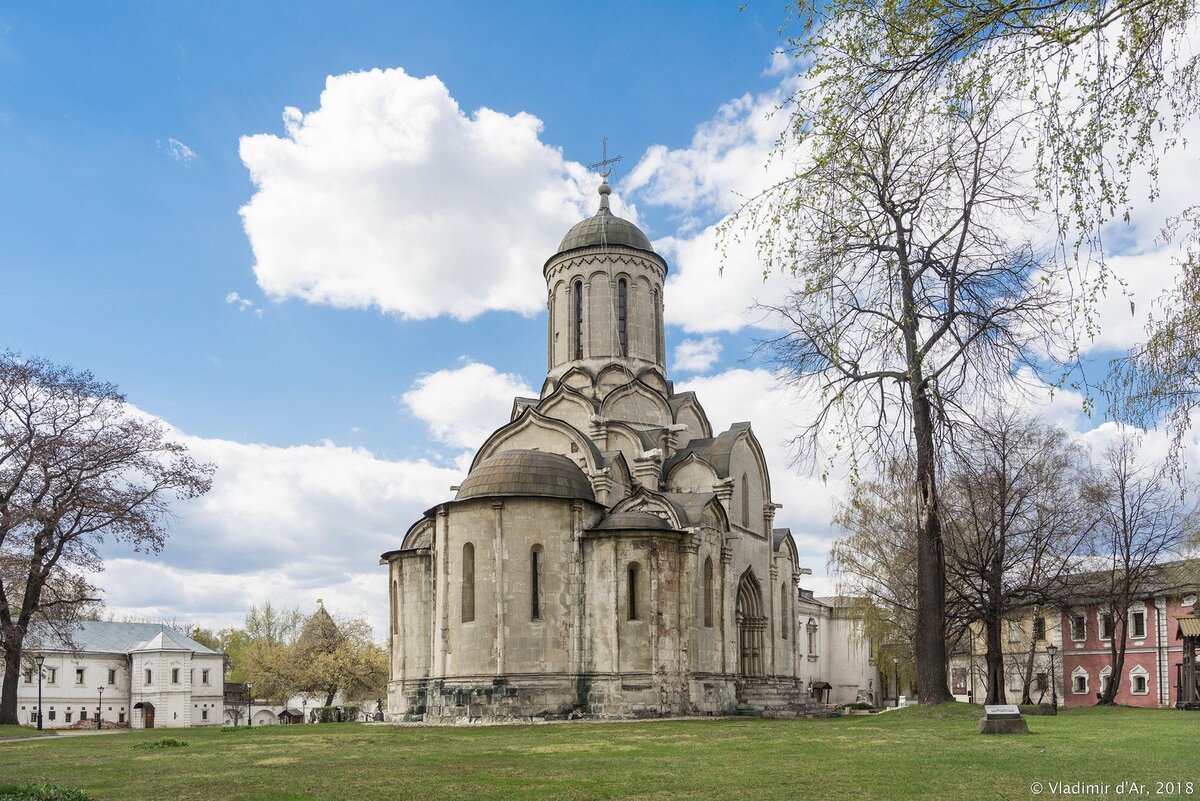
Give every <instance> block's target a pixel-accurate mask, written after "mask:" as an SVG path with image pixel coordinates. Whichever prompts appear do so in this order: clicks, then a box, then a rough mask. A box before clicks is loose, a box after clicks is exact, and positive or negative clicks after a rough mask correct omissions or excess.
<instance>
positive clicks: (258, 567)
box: [95, 431, 462, 634]
mask: <svg viewBox="0 0 1200 801" xmlns="http://www.w3.org/2000/svg"><path fill="white" fill-rule="evenodd" d="M174 436H175V438H177V439H178V440H179V441H181V442H183V443H184V444H185V445H187V446H188V448H189V449H190V451H191V453H192V455H193V456H195V457H196V458H197V459H198V460H201V461H206V462H211V463H213V464H215V465H216V467H217V471H216V474H215V475H214V477H213V485H212V489H211V490H210V491H209V492H208V493H207V494H206V495H204V496H202V497H200V498H198V499H195V500H192V501H187V502H183V503H179V504H176V506H175V509H174V512H175V514H176V520H175V521H174V522H173V524H172V525H171V526H170V536H169V538H168V540H167V545H166V548H165V549H164V550H163V551H162V553H161V554H157V555H153V556H149V555H143V554H134V553H131V552H130V551H129V550H128V549H127V548H124V547H122V546H120V545H110V546H109V547H108V549H107V552H108V553H107V555H108V561H107V570H106V571H105V572H104V573H101V574H100V575H99V576H97V577H95V581H96V582H97V583H98V584H99V585H100V586H101V587H102V588H104V589H105V591H106V593H105V602H106V604H107V606H108V607H109V609H110V610H111V611H113V612H114V613H116V614H118V615H122V614H132V615H138V616H142V617H151V618H166V619H176V620H180V621H197V622H200V623H202V624H204V625H218V626H225V625H232V624H237V623H240V621H241V619H242V617H243V616H244V615H245V613H246V610H247V609H248V608H249V606H250V605H251V604H253V603H262V602H263V601H264V600H268V599H269V600H270V601H271V602H272V603H274V604H276V605H285V606H292V605H298V606H300V607H301V609H302V610H304V611H309V610H310V609H311V608H312V605H313V602H314V600H315V599H316V598H318V597H321V598H324V599H325V601H326V603H327V604H328V605H329V606H330V608H334V609H337V610H338V611H340V612H344V613H347V614H353V615H360V614H365V615H367V616H368V617H369V618H370V619H371V621H372V623H373V624H374V626H375V629H376V631H377V633H380V634H382V633H383V632H384V631H385V629H384V626H385V624H386V620H387V590H386V574H385V573H384V572H382V570H383V569H382V568H379V567H377V565H378V562H379V555H380V554H381V553H383V552H384V551H388V550H392V549H394V548H398V547H399V546H400V542H401V539H402V538H403V536H404V533H405V531H406V530H407V529H408V527H409V525H411V524H412V523H413V522H415V521H416V520H417V519H419V518H420V516H421V514H422V512H423V511H424V510H425V509H428V508H429V507H430V506H432V505H433V504H435V503H437V502H439V501H442V500H446V499H447V498H449V497H450V496H451V493H450V486H451V485H453V484H457V483H459V482H460V481H461V479H462V473H461V471H460V470H459V469H458V468H456V467H446V466H442V465H439V464H435V463H433V462H430V461H427V460H423V459H398V460H395V459H387V458H383V457H381V456H378V455H376V454H373V453H372V452H371V451H369V450H366V449H364V448H354V447H347V446H343V445H337V444H334V443H331V442H322V443H319V444H316V445H292V446H272V445H262V444H255V443H243V442H235V441H231V440H224V439H213V438H204V437H195V436H190V435H187V434H185V433H182V432H178V431H176V432H175V433H174Z"/></svg>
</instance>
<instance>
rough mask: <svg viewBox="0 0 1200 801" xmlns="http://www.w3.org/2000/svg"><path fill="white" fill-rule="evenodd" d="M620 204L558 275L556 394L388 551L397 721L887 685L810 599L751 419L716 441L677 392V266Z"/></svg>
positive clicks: (570, 251)
mask: <svg viewBox="0 0 1200 801" xmlns="http://www.w3.org/2000/svg"><path fill="white" fill-rule="evenodd" d="M609 192H610V190H609V187H608V184H607V183H604V184H602V185H601V187H600V208H599V211H598V212H597V214H596V215H595V216H593V217H592V218H590V219H588V220H585V221H583V222H581V223H579V224H577V225H575V226H574V227H573V228H572V229H571V230H570V231H568V232H567V234H566V236H565V237H564V238H563V240H562V243H561V244H560V245H559V248H558V251H557V252H556V253H555V254H554V255H552V256H551V257H550V258H549V260H548V261H547V262H546V264H545V266H544V269H543V273H544V275H545V278H546V285H547V308H548V313H549V314H548V316H549V325H548V341H547V348H546V356H547V362H548V367H549V372H548V374H547V376H546V380H545V383H544V384H543V385H542V390H541V394H540V396H539V397H537V398H517V399H515V401H514V403H513V408H512V419H511V421H510V422H509V423H508V424H507V425H505V426H503V427H501V428H500V429H499V430H497V431H496V432H495V433H493V434H492V435H491V436H490V437H489V438H488V439H487V441H486V442H484V443H483V446H482V447H481V448H480V449H479V451H478V453H477V454H476V455H475V458H474V461H473V463H472V464H471V468H470V472H469V474H468V475H467V477H466V479H465V480H464V481H463V483H462V485H461V486H460V487H458V488H457V494H456V495H455V497H454V499H453V500H450V501H446V502H444V503H441V504H438V505H437V506H435V507H433V508H432V509H430V510H428V511H427V512H426V513H425V515H424V516H423V517H422V518H421V519H420V520H418V521H417V522H416V523H414V524H413V525H412V527H411V528H410V529H409V530H408V532H407V534H406V535H405V536H404V539H403V541H402V543H401V544H400V547H399V548H398V549H396V550H393V551H389V552H387V553H385V554H383V556H382V563H383V564H386V565H387V566H388V572H389V586H390V596H391V680H390V681H389V684H388V702H387V703H388V715H389V717H390V718H391V719H393V720H404V719H407V720H414V719H423V720H426V721H447V722H448V721H458V720H471V719H493V718H509V717H528V716H546V717H559V716H569V715H589V716H597V717H646V716H661V715H702V714H730V713H734V712H744V713H751V714H756V713H766V714H781V715H788V714H803V713H805V712H810V711H812V710H813V709H814V708H816V707H817V705H818V702H837V701H853V700H855V698H856V697H858V696H859V695H860V694H862V693H869V692H871V691H872V689H873V687H872V684H873V681H874V676H875V671H874V668H873V667H872V666H871V665H870V663H869V655H868V654H869V647H868V644H867V643H865V642H861V641H859V639H858V638H857V636H856V631H857V626H856V625H855V622H854V621H853V620H851V619H849V618H848V617H847V616H846V615H845V614H839V610H838V608H837V606H836V605H835V604H832V603H828V602H825V603H823V602H822V601H821V600H820V599H814V598H813V597H812V595H811V594H810V593H803V592H802V591H801V590H800V589H799V582H800V578H801V576H802V575H803V574H806V573H807V572H808V571H807V570H804V569H803V568H802V567H801V565H800V564H799V562H798V559H797V551H796V546H795V543H794V542H793V540H792V536H791V533H790V531H789V530H787V529H780V528H775V527H774V526H773V525H772V521H773V519H774V517H775V512H776V510H777V509H779V508H780V505H779V504H777V503H776V502H775V500H774V499H773V498H772V496H771V480H770V476H769V475H768V472H767V464H766V460H765V459H764V457H763V451H762V448H761V446H760V445H759V442H758V440H757V439H756V438H755V436H754V432H753V430H752V429H751V426H750V424H749V423H737V424H735V425H733V426H732V427H730V428H729V430H727V431H724V432H720V433H715V434H714V432H713V430H712V426H711V425H710V424H709V421H708V418H707V416H706V415H705V412H704V409H703V407H702V406H701V405H700V401H699V400H698V399H697V397H696V396H695V394H694V393H691V392H678V393H677V392H675V390H674V388H673V385H672V383H671V381H669V380H668V378H667V372H666V355H665V354H666V344H665V342H664V339H663V332H664V329H663V284H664V281H665V279H666V275H667V263H666V261H664V259H663V258H662V257H661V256H659V255H658V254H657V253H656V252H655V251H654V249H653V247H652V246H651V244H650V241H649V240H648V239H647V238H646V235H645V234H644V233H642V231H641V230H639V229H638V228H637V226H635V225H634V224H632V223H630V222H629V221H627V220H623V219H621V218H619V217H617V216H615V215H613V214H612V212H611V211H610V209H609V203H608V196H609ZM795 500H799V499H795ZM842 611H843V612H844V610H842Z"/></svg>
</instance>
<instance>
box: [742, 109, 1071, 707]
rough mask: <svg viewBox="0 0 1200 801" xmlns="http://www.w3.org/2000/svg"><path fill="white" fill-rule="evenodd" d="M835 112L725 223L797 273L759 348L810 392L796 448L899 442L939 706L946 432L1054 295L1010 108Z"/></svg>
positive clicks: (1051, 334) (1021, 353) (930, 684)
mask: <svg viewBox="0 0 1200 801" xmlns="http://www.w3.org/2000/svg"><path fill="white" fill-rule="evenodd" d="M808 99H809V100H814V99H813V98H811V97H810V98H808ZM816 100H819V98H817V99H816ZM814 102H816V101H814ZM801 116H802V117H803V118H804V119H810V120H812V119H819V118H817V117H815V116H813V115H811V114H802V115H801ZM839 126H840V127H836V128H830V129H819V128H814V127H807V128H804V127H798V128H795V129H793V134H794V137H795V139H796V140H797V141H796V146H797V149H798V151H799V152H802V153H804V154H805V156H804V157H805V159H806V161H805V164H806V165H808V166H806V167H805V168H804V169H803V170H802V171H800V172H799V173H798V174H797V175H796V176H795V177H793V178H791V179H789V180H787V181H785V182H783V183H781V184H779V185H778V186H776V187H774V188H773V189H772V190H770V191H768V192H767V193H765V194H763V195H762V196H760V197H758V198H756V199H754V200H752V201H750V202H749V203H748V204H747V206H746V207H744V208H743V210H742V212H741V213H740V214H739V216H738V218H735V220H733V221H731V223H730V225H733V226H737V225H745V226H746V228H747V229H748V230H750V231H753V232H754V235H755V236H757V237H758V245H759V252H760V256H761V258H762V259H763V260H764V261H765V262H766V263H767V264H768V266H769V267H770V268H775V269H781V270H784V271H786V272H790V273H792V274H793V275H794V278H795V287H796V288H795V290H794V291H793V292H792V293H791V295H790V297H789V298H788V300H787V301H786V302H785V303H783V304H781V305H779V306H777V307H775V308H774V309H773V311H774V312H775V315H776V317H777V319H778V321H779V322H780V323H781V324H782V326H783V327H784V328H786V331H787V333H786V334H784V335H782V336H780V337H778V338H776V339H773V340H771V341H769V342H767V343H765V347H766V348H767V349H768V350H769V352H770V353H771V355H772V356H773V357H774V358H775V360H776V361H777V363H778V364H779V365H780V367H781V368H782V369H783V371H784V372H785V374H786V376H787V378H786V380H787V381H789V382H790V383H792V384H793V385H795V386H797V387H798V388H803V389H806V390H810V391H815V393H816V394H817V395H818V397H819V403H818V408H817V410H816V412H815V413H814V414H813V415H812V417H811V420H810V422H809V423H808V425H807V426H806V427H805V428H804V429H802V431H801V434H800V435H799V436H798V437H797V439H796V444H797V445H798V446H799V447H800V449H801V453H802V454H806V453H807V454H812V453H814V452H815V450H813V449H814V448H815V447H816V445H817V444H818V443H819V442H821V441H822V440H823V439H824V440H826V441H828V439H829V438H833V439H835V440H837V442H838V446H839V447H841V448H842V449H843V452H849V453H850V454H851V456H852V458H854V459H857V458H858V456H859V455H860V453H861V452H862V451H864V450H866V451H869V452H871V453H872V454H874V455H875V456H878V455H880V454H883V453H888V452H891V451H892V449H893V448H895V447H896V446H897V444H898V443H900V444H901V445H902V447H905V448H908V449H911V453H912V459H913V464H914V466H915V482H914V487H915V497H916V504H917V514H918V520H919V529H918V536H917V540H916V553H917V559H916V565H917V585H916V586H917V592H916V606H917V612H916V639H915V646H916V654H917V674H918V694H919V696H920V699H921V702H922V703H926V704H934V703H938V702H940V701H943V700H948V699H949V698H950V691H949V688H948V687H947V685H946V671H947V658H946V634H947V632H946V615H945V608H946V573H945V554H944V548H943V540H942V513H941V508H940V501H939V498H938V479H937V463H938V459H939V454H940V452H941V448H942V444H943V441H944V438H945V436H946V434H947V432H948V431H949V430H950V429H951V428H952V427H953V425H954V424H955V422H956V420H958V419H961V418H962V416H963V407H962V404H963V403H964V402H966V400H967V399H970V400H972V401H978V399H979V398H980V396H981V395H985V394H987V393H989V392H996V391H998V390H1001V391H1002V390H1003V389H1004V388H1006V387H1008V386H1010V385H1011V383H1012V381H1013V376H1014V375H1016V374H1017V371H1016V369H1015V368H1016V366H1017V365H1018V364H1020V363H1021V362H1023V361H1027V360H1028V354H1029V353H1030V351H1031V348H1032V347H1033V346H1034V345H1035V344H1036V345H1037V347H1039V348H1045V349H1049V348H1050V344H1049V343H1050V341H1052V340H1054V339H1056V334H1057V333H1058V332H1057V331H1056V329H1055V322H1056V321H1055V316H1056V314H1057V313H1058V312H1059V311H1061V309H1060V302H1061V299H1060V297H1059V296H1058V294H1057V293H1056V290H1055V288H1054V287H1055V283H1054V282H1053V281H1043V280H1039V278H1038V271H1039V270H1040V269H1041V268H1043V267H1044V266H1045V262H1044V260H1043V258H1042V256H1041V254H1040V253H1039V251H1038V250H1037V249H1036V248H1035V247H1034V246H1033V245H1032V244H1031V243H1030V242H1029V241H1028V240H1027V239H1026V238H1024V237H1023V235H1021V234H1019V233H1016V231H1018V230H1019V229H1020V227H1021V225H1022V224H1023V223H1025V222H1027V221H1028V220H1029V217H1030V214H1031V213H1032V209H1031V200H1030V197H1029V193H1028V191H1027V189H1026V188H1025V187H1023V186H1022V183H1021V175H1020V170H1019V169H1018V167H1017V160H1016V159H1015V157H1014V148H1015V147H1017V144H1016V142H1017V140H1018V139H1019V123H1018V122H1008V123H1004V124H1001V123H999V122H998V121H997V119H996V118H995V117H993V116H992V115H991V113H990V112H989V111H988V107H987V106H986V105H983V106H981V107H980V108H975V107H971V106H969V105H967V104H959V105H957V106H953V107H947V106H941V107H930V106H923V105H919V104H913V105H912V106H910V107H907V108H905V109H902V110H897V111H896V112H895V113H889V114H886V115H870V114H868V115H862V116H859V117H855V118H853V119H846V120H841V121H839Z"/></svg>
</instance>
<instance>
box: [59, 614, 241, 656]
mask: <svg viewBox="0 0 1200 801" xmlns="http://www.w3.org/2000/svg"><path fill="white" fill-rule="evenodd" d="M35 639H36V632H35ZM37 648H38V650H45V651H86V652H91V653H116V654H128V653H132V652H134V651H193V652H195V653H198V654H215V653H218V652H217V651H214V650H212V649H211V648H208V647H207V646H204V645H201V644H200V643H198V642H196V641H195V640H193V639H192V638H190V637H185V636H184V635H182V634H180V633H179V632H177V631H175V630H174V629H172V628H171V627H170V626H166V625H164V624H162V623H115V622H109V621H104V620H87V621H84V622H83V623H81V624H80V625H79V627H78V628H77V629H75V630H74V631H73V632H72V634H71V642H66V641H64V640H63V639H61V638H58V637H47V638H46V639H45V640H44V641H42V642H40V643H39V644H38V645H37Z"/></svg>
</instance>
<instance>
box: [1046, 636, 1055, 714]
mask: <svg viewBox="0 0 1200 801" xmlns="http://www.w3.org/2000/svg"><path fill="white" fill-rule="evenodd" d="M1046 653H1048V654H1050V705H1051V707H1053V709H1054V714H1056V715H1057V714H1058V674H1057V671H1055V669H1054V655H1055V654H1057V653H1058V646H1056V645H1047V646H1046Z"/></svg>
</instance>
